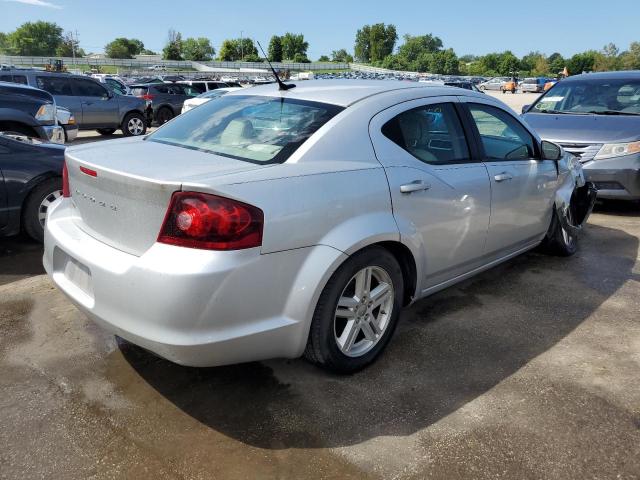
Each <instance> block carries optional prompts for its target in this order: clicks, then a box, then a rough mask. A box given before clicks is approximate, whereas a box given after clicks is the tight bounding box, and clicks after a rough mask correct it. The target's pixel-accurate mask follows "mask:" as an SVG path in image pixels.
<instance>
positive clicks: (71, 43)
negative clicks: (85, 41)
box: [56, 33, 86, 57]
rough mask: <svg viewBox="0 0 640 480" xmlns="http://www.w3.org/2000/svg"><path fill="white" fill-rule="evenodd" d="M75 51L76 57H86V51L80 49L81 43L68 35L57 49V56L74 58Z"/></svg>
mask: <svg viewBox="0 0 640 480" xmlns="http://www.w3.org/2000/svg"><path fill="white" fill-rule="evenodd" d="M74 49H75V56H76V57H84V56H85V55H86V53H85V51H84V50H83V49H82V48H80V44H79V42H78V41H77V40H76V39H75V38H73V35H72V34H71V33H66V34H65V35H63V36H62V42H61V43H60V45H58V48H56V56H57V57H73V54H74Z"/></svg>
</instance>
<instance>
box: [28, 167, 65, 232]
mask: <svg viewBox="0 0 640 480" xmlns="http://www.w3.org/2000/svg"><path fill="white" fill-rule="evenodd" d="M61 196H62V179H61V178H50V179H48V180H45V181H43V182H42V183H40V184H39V185H37V186H36V187H35V188H34V189H33V190H32V191H31V193H30V194H29V197H28V198H27V201H26V203H25V206H24V211H23V213H22V224H23V226H24V230H25V232H27V235H29V236H30V237H31V238H33V239H34V240H37V241H38V242H42V240H43V239H44V226H45V221H46V219H47V212H48V211H49V207H50V206H51V204H52V203H53V202H54V201H56V200H57V199H58V198H60V197H61Z"/></svg>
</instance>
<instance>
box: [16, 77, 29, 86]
mask: <svg viewBox="0 0 640 480" xmlns="http://www.w3.org/2000/svg"><path fill="white" fill-rule="evenodd" d="M13 81H14V83H21V84H22V85H27V77H25V76H24V75H14V76H13Z"/></svg>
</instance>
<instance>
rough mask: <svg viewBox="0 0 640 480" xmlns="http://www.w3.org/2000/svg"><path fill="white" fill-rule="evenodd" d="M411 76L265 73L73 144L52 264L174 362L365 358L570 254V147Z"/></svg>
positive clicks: (134, 336) (483, 100) (337, 366)
mask: <svg viewBox="0 0 640 480" xmlns="http://www.w3.org/2000/svg"><path fill="white" fill-rule="evenodd" d="M416 85H417V83H406V84H404V83H399V82H380V81H371V82H366V81H353V80H347V81H340V80H332V81H314V80H311V81H307V82H301V83H300V84H298V85H297V88H293V89H290V90H286V91H283V90H279V89H278V85H267V86H260V87H255V88H252V89H250V90H244V91H236V92H230V93H228V94H226V95H224V96H222V97H220V98H218V99H216V100H215V101H211V102H208V103H206V104H204V105H202V106H201V107H198V108H196V109H194V110H192V111H191V112H188V113H187V114H185V115H183V116H180V117H178V118H176V119H175V120H173V121H172V122H170V123H167V124H166V125H164V126H163V127H161V128H159V129H158V130H157V131H155V132H153V133H152V134H150V135H148V136H147V137H146V138H145V139H128V140H123V141H120V142H117V143H112V144H110V145H109V146H105V145H100V144H99V143H96V144H89V145H83V146H80V147H76V148H71V149H69V150H68V151H67V154H66V172H67V173H66V174H65V179H66V180H65V190H66V192H67V194H66V195H65V196H64V198H62V199H61V200H60V201H58V202H56V203H55V204H54V206H53V207H52V209H51V210H50V211H49V215H48V219H47V228H46V234H45V254H44V265H45V268H46V270H47V272H48V273H49V275H50V276H51V278H52V279H53V281H54V282H55V284H56V285H57V286H58V287H59V288H60V289H61V290H62V291H63V292H65V293H66V294H67V295H68V296H69V297H70V298H71V299H72V301H73V302H74V303H75V304H76V305H77V306H78V307H79V308H80V309H81V310H82V311H83V312H85V313H86V314H87V315H88V316H89V317H90V318H92V319H93V320H95V321H96V322H98V323H99V324H100V325H103V326H104V327H105V328H107V329H109V330H110V331H112V332H115V333H116V334H117V335H119V336H121V337H123V338H125V339H127V340H129V341H131V342H133V343H135V344H138V345H141V346H143V347H144V348H147V349H148V350H150V351H153V352H155V353H157V354H159V355H160V356H163V357H165V358H168V359H169V360H172V361H174V362H177V363H181V364H185V365H192V366H211V365H222V364H228V363H236V362H246V361H252V360H262V359H267V358H272V357H290V358H291V357H297V356H300V355H302V354H304V355H305V356H306V357H307V358H308V359H310V360H311V361H313V362H315V363H317V364H319V365H321V366H324V367H326V368H329V369H332V370H335V371H339V372H352V371H355V370H358V369H360V368H363V367H364V366H366V365H367V364H369V363H370V362H372V361H373V360H374V359H375V358H376V357H378V355H379V354H380V353H381V351H382V350H383V349H384V347H385V346H386V344H387V343H388V342H389V340H390V338H391V335H392V334H393V331H394V329H395V326H396V324H397V322H398V317H399V315H400V310H401V308H402V307H403V306H404V305H407V304H410V303H412V302H414V301H416V300H418V299H420V298H422V297H424V296H426V295H429V294H431V293H433V292H435V291H438V290H440V289H443V288H445V287H447V286H449V285H452V284H454V283H456V282H458V281H460V280H462V279H465V278H468V277H469V276H471V275H474V274H475V273H478V272H480V271H482V270H485V269H488V268H490V267H492V266H494V265H496V264H498V263H500V262H503V261H505V260H508V259H510V258H512V257H514V256H515V255H518V254H520V253H522V252H525V251H527V250H529V249H531V248H534V247H536V246H538V245H540V244H541V243H542V244H543V245H544V246H545V248H546V249H548V250H550V251H553V252H556V253H559V254H561V255H571V254H572V253H574V252H575V251H576V248H577V247H576V246H577V243H576V242H577V235H578V233H579V230H580V227H581V225H582V224H583V223H584V222H585V220H586V218H587V216H588V214H589V212H590V208H591V207H592V206H593V202H594V201H595V196H594V192H593V189H592V188H590V185H588V184H586V183H585V182H584V179H583V177H582V175H581V170H580V164H579V163H578V162H575V161H574V157H573V156H572V155H568V154H566V155H565V154H564V152H563V151H562V149H561V148H560V147H558V146H557V145H554V144H552V143H550V142H541V141H540V139H539V137H538V136H537V134H536V133H534V132H533V131H532V130H530V129H529V127H527V126H526V124H524V123H523V122H522V121H521V120H520V119H519V118H518V117H517V115H515V114H514V113H512V111H510V110H509V109H508V107H506V106H505V105H504V104H503V103H502V102H499V101H497V100H495V99H493V98H490V97H488V96H487V95H483V94H479V93H475V92H471V91H468V90H460V89H453V88H451V87H436V86H428V87H424V88H420V87H416ZM151 299H153V300H151Z"/></svg>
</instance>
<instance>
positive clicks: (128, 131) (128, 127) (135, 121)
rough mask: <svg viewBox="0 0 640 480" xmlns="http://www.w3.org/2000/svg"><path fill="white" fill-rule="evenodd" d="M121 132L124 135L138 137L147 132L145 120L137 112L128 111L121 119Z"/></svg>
mask: <svg viewBox="0 0 640 480" xmlns="http://www.w3.org/2000/svg"><path fill="white" fill-rule="evenodd" d="M122 133H123V134H124V136H125V137H138V136H140V135H144V134H145V133H147V121H146V119H145V118H144V115H142V114H141V113H137V112H132V113H128V114H127V115H126V116H125V117H124V120H123V121H122Z"/></svg>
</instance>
